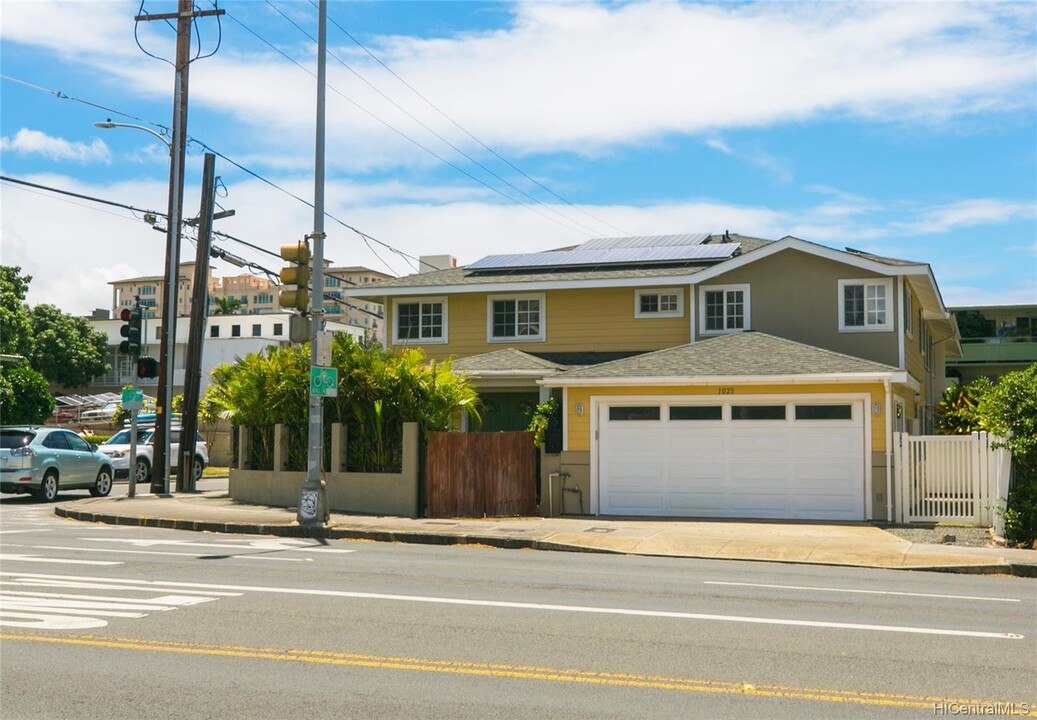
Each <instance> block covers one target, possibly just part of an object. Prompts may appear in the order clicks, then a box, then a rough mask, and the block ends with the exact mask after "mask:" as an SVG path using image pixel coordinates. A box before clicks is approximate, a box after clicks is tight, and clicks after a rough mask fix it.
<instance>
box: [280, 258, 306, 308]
mask: <svg viewBox="0 0 1037 720" xmlns="http://www.w3.org/2000/svg"><path fill="white" fill-rule="evenodd" d="M281 257H282V258H284V259H285V260H287V261H288V262H290V263H292V264H291V265H289V266H288V267H286V268H282V269H281V282H282V283H283V284H285V285H294V286H295V289H294V290H289V289H284V290H281V292H280V293H279V294H278V298H277V300H278V304H279V305H280V306H281V307H283V308H289V309H292V310H298V311H300V312H304V311H306V310H307V309H308V308H309V306H310V293H309V290H308V289H307V285H309V283H310V266H309V262H310V246H309V245H308V244H306V243H305V242H297V243H293V244H290V245H282V246H281Z"/></svg>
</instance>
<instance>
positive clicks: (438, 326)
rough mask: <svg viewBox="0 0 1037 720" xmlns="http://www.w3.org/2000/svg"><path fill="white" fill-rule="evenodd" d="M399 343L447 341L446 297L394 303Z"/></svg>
mask: <svg viewBox="0 0 1037 720" xmlns="http://www.w3.org/2000/svg"><path fill="white" fill-rule="evenodd" d="M393 309H394V311H395V322H394V323H393V324H394V325H395V328H396V331H395V341H396V342H397V343H412V344H415V345H417V344H421V343H445V342H446V341H447V304H446V299H445V298H429V299H426V300H419V301H400V300H397V301H395V302H394V303H393Z"/></svg>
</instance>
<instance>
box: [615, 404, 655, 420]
mask: <svg viewBox="0 0 1037 720" xmlns="http://www.w3.org/2000/svg"><path fill="white" fill-rule="evenodd" d="M658 419H659V406H658V405H651V406H647V407H610V408H609V420H658Z"/></svg>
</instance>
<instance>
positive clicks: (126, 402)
mask: <svg viewBox="0 0 1037 720" xmlns="http://www.w3.org/2000/svg"><path fill="white" fill-rule="evenodd" d="M143 402H144V391H143V390H138V389H136V388H128V389H126V390H123V391H122V407H123V409H124V410H140V408H141V405H142V404H143Z"/></svg>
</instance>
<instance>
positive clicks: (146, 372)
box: [137, 357, 158, 378]
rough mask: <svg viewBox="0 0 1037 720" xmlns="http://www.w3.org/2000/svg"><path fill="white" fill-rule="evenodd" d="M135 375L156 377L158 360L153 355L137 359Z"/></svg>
mask: <svg viewBox="0 0 1037 720" xmlns="http://www.w3.org/2000/svg"><path fill="white" fill-rule="evenodd" d="M137 377H139V378H157V377H158V360H156V359H155V358H153V357H142V358H140V359H139V360H137Z"/></svg>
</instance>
